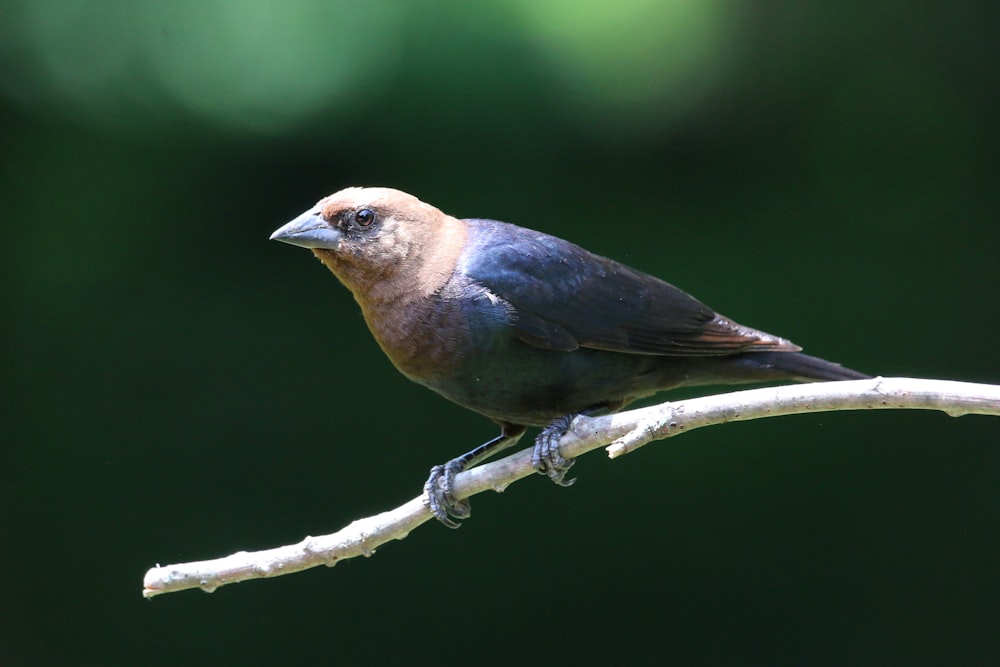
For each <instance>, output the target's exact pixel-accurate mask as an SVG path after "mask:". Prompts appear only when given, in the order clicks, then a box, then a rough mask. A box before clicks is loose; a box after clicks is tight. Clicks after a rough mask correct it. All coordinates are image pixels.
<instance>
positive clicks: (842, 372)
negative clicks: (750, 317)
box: [739, 352, 871, 380]
mask: <svg viewBox="0 0 1000 667" xmlns="http://www.w3.org/2000/svg"><path fill="white" fill-rule="evenodd" d="M739 357H740V359H739V364H740V365H745V367H747V369H748V370H749V369H751V368H752V369H754V370H755V371H756V372H757V373H764V374H771V373H773V374H774V375H775V376H776V377H786V378H788V377H790V378H795V379H801V380H864V379H866V378H869V377H871V376H870V375H865V374H864V373H859V372H858V371H855V370H851V369H850V368H847V367H845V366H841V365H840V364H835V363H833V362H832V361H827V360H825V359H820V358H819V357H811V356H809V355H808V354H802V353H801V352H751V353H747V354H742V355H739Z"/></svg>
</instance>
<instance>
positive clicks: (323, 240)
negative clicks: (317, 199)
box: [271, 209, 342, 250]
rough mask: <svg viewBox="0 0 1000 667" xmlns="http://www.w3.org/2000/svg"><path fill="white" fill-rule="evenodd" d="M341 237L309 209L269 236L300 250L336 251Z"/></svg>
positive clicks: (273, 239)
mask: <svg viewBox="0 0 1000 667" xmlns="http://www.w3.org/2000/svg"><path fill="white" fill-rule="evenodd" d="M341 236H342V235H341V233H340V230H338V229H336V228H334V227H331V226H330V225H329V224H328V223H327V222H326V220H324V219H323V218H322V217H320V216H319V214H317V212H316V210H315V209H310V210H308V211H306V212H305V213H303V214H302V215H300V216H299V217H297V218H295V219H294V220H292V221H291V222H289V223H288V224H287V225H284V226H283V227H279V228H278V229H277V230H276V231H275V232H274V233H273V234H271V240H272V241H281V242H282V243H290V244H291V245H297V246H299V247H301V248H325V249H326V250H336V249H337V248H338V247H339V246H340V238H341Z"/></svg>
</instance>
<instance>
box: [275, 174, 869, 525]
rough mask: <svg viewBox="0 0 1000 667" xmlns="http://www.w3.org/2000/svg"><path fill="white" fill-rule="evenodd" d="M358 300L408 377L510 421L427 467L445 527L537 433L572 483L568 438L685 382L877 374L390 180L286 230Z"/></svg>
mask: <svg viewBox="0 0 1000 667" xmlns="http://www.w3.org/2000/svg"><path fill="white" fill-rule="evenodd" d="M271 239H272V240H275V241H281V242H283V243H288V244H291V245H295V246H300V247H303V248H308V249H310V250H311V251H312V253H313V254H314V255H315V256H316V258H317V259H319V261H320V262H322V263H323V264H324V265H325V266H326V267H327V268H328V269H329V270H330V271H331V272H332V273H333V274H334V275H335V276H336V277H337V278H338V279H339V280H340V282H341V283H343V285H344V286H346V287H347V289H348V290H350V292H351V293H352V294H353V295H354V298H355V300H356V301H357V303H358V304H359V305H360V307H361V312H362V314H363V315H364V319H365V322H366V323H367V325H368V328H369V329H370V331H371V333H372V334H373V336H374V337H375V340H376V341H377V342H378V344H379V346H380V347H381V348H382V350H383V351H384V353H385V354H386V356H388V358H389V360H390V361H391V362H392V363H393V365H394V366H395V367H396V368H397V369H398V370H399V371H400V372H401V373H402V374H403V375H405V376H406V377H407V378H409V379H410V380H413V381H414V382H417V383H418V384H421V385H424V386H425V387H428V388H429V389H431V390H433V391H435V392H437V393H438V394H440V395H442V396H443V397H445V398H447V399H449V400H451V401H453V402H454V403H457V404H458V405H460V406H462V407H464V408H467V409H469V410H472V411H474V412H476V413H479V414H481V415H483V416H485V417H487V418H489V419H490V420H492V421H493V422H495V423H496V424H497V425H499V427H500V434H499V435H498V436H496V437H494V438H492V439H491V440H489V441H487V442H485V443H483V444H482V445H479V446H478V447H475V448H474V449H472V450H470V451H468V452H466V453H465V454H462V455H461V456H458V457H455V458H453V459H450V460H449V461H447V462H446V463H444V464H441V465H435V466H434V467H433V468H431V473H430V476H429V477H428V479H427V481H426V482H425V484H424V496H423V497H424V502H425V504H426V506H427V507H428V509H429V510H430V512H431V513H432V514H433V516H434V517H436V518H437V519H438V520H439V521H440V522H441V523H442V524H443V525H445V526H448V527H449V528H456V527H458V526H460V525H461V523H460V522H461V521H462V520H464V519H467V518H468V517H469V516H470V515H471V507H470V505H469V502H468V500H465V499H461V500H459V499H456V498H455V495H454V481H455V476H456V475H457V474H458V473H459V472H461V471H463V470H465V469H467V468H469V467H472V466H473V465H476V464H478V463H480V462H481V461H484V460H485V459H487V458H489V457H491V456H492V455H494V454H495V453H497V452H499V451H501V450H503V449H506V448H508V447H511V446H513V445H514V444H516V443H517V442H518V440H519V439H520V438H521V436H522V435H523V434H524V433H525V431H526V430H527V429H528V428H529V427H540V429H541V430H540V431H539V433H538V435H537V437H536V439H535V443H534V448H533V452H532V465H533V466H534V467H535V469H536V470H537V471H538V472H540V473H543V474H545V475H547V476H548V477H549V478H550V479H551V480H552V481H553V482H555V483H556V484H559V485H562V486H568V485H569V484H572V483H573V482H574V481H575V480H566V479H565V475H566V472H567V470H568V469H569V467H570V466H571V465H572V464H573V460H572V459H567V458H564V457H563V456H562V455H561V454H560V453H559V447H558V443H559V439H560V438H561V437H562V436H563V435H564V434H565V433H566V431H567V430H568V429H569V426H570V423H571V422H572V420H573V419H574V418H575V417H576V416H577V415H597V414H607V413H612V412H616V411H618V410H621V409H622V408H624V407H625V406H626V405H628V404H630V403H631V402H633V401H635V400H637V399H640V398H644V397H648V396H651V395H653V394H656V393H658V392H661V391H665V390H669V389H672V388H675V387H680V386H686V385H688V386H690V385H707V384H738V383H746V382H766V381H774V380H794V381H811V380H854V379H862V378H867V377H869V376H867V375H865V374H863V373H860V372H857V371H854V370H851V369H849V368H846V367H844V366H841V365H840V364H836V363H833V362H829V361H825V360H823V359H820V358H817V357H813V356H809V355H806V354H803V353H802V352H801V351H800V350H801V349H802V348H800V347H799V346H798V345H795V344H794V343H792V342H791V341H789V340H787V339H785V338H781V337H778V336H775V335H772V334H769V333H765V332H763V331H760V330H757V329H752V328H750V327H746V326H743V325H741V324H738V323H736V322H735V321H733V320H731V319H729V318H727V317H724V316H722V315H720V314H718V313H716V312H715V311H714V310H712V309H711V308H709V307H708V306H706V305H705V304H703V303H701V302H700V301H698V300H697V299H696V298H694V297H693V296H691V295H689V294H687V293H686V292H684V291H682V290H681V289H679V288H677V287H674V286H673V285H671V284H669V283H667V282H664V281H663V280H661V279H659V278H657V277H654V276H652V275H649V274H647V273H644V272H641V271H639V270H636V269H633V268H631V267H629V266H626V265H625V264H622V263H619V262H617V261H615V260H613V259H608V258H606V257H602V256H600V255H597V254H594V253H591V252H589V251H587V250H585V249H583V248H581V247H580V246H578V245H576V244H574V243H571V242H569V241H566V240H563V239H561V238H558V237H555V236H552V235H549V234H545V233H543V232H539V231H534V230H532V229H528V228H526V227H520V226H517V225H514V224H510V223H506V222H500V221H496V220H490V219H480V218H466V219H459V218H456V217H453V216H451V215H448V214H446V213H444V212H442V211H441V210H440V209H438V208H436V207H434V206H432V205H430V204H427V203H424V202H423V201H421V200H420V199H418V198H417V197H415V196H413V195H410V194H407V193H405V192H402V191H400V190H395V189H392V188H384V187H349V188H345V189H343V190H340V191H339V192H336V193H334V194H331V195H329V196H327V197H324V198H323V199H320V200H319V201H318V202H317V203H316V204H315V205H314V206H312V207H310V208H309V209H308V210H306V211H305V212H304V213H302V214H301V215H299V216H297V217H296V218H294V219H293V220H292V221H291V222H289V223H287V224H285V225H284V226H282V227H280V228H279V229H278V230H276V231H275V232H274V233H273V234H272V235H271Z"/></svg>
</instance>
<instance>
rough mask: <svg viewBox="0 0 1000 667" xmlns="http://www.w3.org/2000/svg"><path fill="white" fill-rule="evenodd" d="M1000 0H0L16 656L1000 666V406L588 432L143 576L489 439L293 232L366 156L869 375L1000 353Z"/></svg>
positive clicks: (5, 643) (976, 363) (3, 483)
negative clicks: (258, 568) (445, 488)
mask: <svg viewBox="0 0 1000 667" xmlns="http://www.w3.org/2000/svg"><path fill="white" fill-rule="evenodd" d="M147 4H148V6H146V5H147ZM995 13H996V9H995V6H994V5H991V4H989V3H966V2H957V3H947V4H939V3H930V2H925V3H921V2H907V3H902V2H881V3H869V2H846V3H836V9H833V8H832V6H831V7H827V8H823V7H821V6H820V5H819V4H818V3H812V4H805V5H803V4H802V3H795V2H776V3H775V2H772V3H754V2H723V1H709V2H698V3H691V2H679V1H677V2H659V3H656V2H641V1H639V0H619V1H618V2H614V3H597V2H594V3H585V2H584V3H580V2H569V0H559V1H553V2H546V3H535V2H529V1H528V0H523V1H513V2H481V3H464V2H457V1H455V2H447V1H439V2H427V3H407V2H402V1H401V0H400V1H393V0H382V1H380V2H370V3H355V2H347V1H343V2H336V1H333V0H325V1H324V2H317V3H304V2H300V3H273V5H266V4H264V3H254V2H235V1H233V2H228V3H225V2H220V3H202V2H193V1H185V2H182V1H177V2H171V3H160V4H153V3H134V5H129V4H127V3H100V2H65V3H45V2H29V1H28V0H24V1H22V2H11V1H8V2H6V3H4V4H3V7H2V11H0V14H2V16H0V139H2V145H0V154H2V162H0V195H2V201H3V210H4V212H3V226H2V229H3V241H2V242H0V248H2V252H3V255H2V270H3V280H4V284H5V289H4V290H3V294H4V298H3V309H4V321H5V325H4V327H3V338H4V341H3V359H4V361H3V369H2V377H3V379H4V385H5V387H6V391H5V393H6V395H7V399H6V400H4V401H3V410H4V413H5V415H4V418H3V432H4V434H5V435H4V437H3V447H2V450H0V451H2V453H0V456H2V458H0V493H2V506H0V540H2V543H0V573H2V574H0V614H2V618H0V664H3V665H11V666H20V665H134V664H148V665H201V664H204V665H251V664H260V665H275V664H296V663H300V662H304V661H307V660H308V661H309V662H310V663H312V664H326V663H334V662H336V663H338V664H377V663H384V664H400V663H404V664H421V663H430V662H435V663H441V664H443V663H445V662H447V663H450V662H453V661H455V662H457V661H464V660H473V661H475V662H478V663H482V664H490V663H501V662H504V663H511V662H513V663H516V664H533V663H535V662H537V663H539V664H542V663H561V662H565V663H570V662H573V663H575V664H607V663H609V662H611V661H615V662H616V663H617V664H621V663H623V662H624V663H652V662H656V663H660V664H729V665H734V664H767V665H775V664H811V665H844V664H854V665H863V664H890V663H894V664H911V665H912V664H988V663H995V662H996V661H997V660H998V659H1000V633H998V632H997V627H998V625H997V621H998V617H1000V613H998V612H1000V580H998V571H997V564H998V562H1000V560H998V558H1000V524H998V522H997V517H998V513H1000V486H998V480H1000V448H998V447H997V442H996V441H997V424H996V422H995V421H991V420H990V419H988V418H986V417H976V416H968V417H963V418H961V419H951V418H949V417H947V416H945V415H944V414H941V413H929V412H915V411H911V412H871V413H837V414H823V415H809V416H799V417H791V418H783V419H773V420H763V421H758V422H754V423H741V424H731V425H727V426H722V427H716V428H711V429H704V430H700V431H697V432H693V433H690V434H688V435H685V436H684V437H681V438H677V439H674V440H670V441H667V442H664V443H659V444H656V445H652V446H650V447H647V448H645V449H643V450H641V451H640V452H637V453H635V454H633V455H630V456H627V457H625V458H623V459H620V460H616V461H614V462H610V461H608V460H607V459H606V458H605V457H604V456H603V455H602V454H600V453H595V454H592V455H590V456H588V457H585V458H584V459H581V461H580V462H579V463H578V465H577V467H576V468H575V469H574V473H575V474H576V475H577V476H578V477H579V482H578V483H577V485H576V486H574V487H573V488H572V489H566V490H564V489H557V488H555V487H554V486H552V485H551V484H548V483H547V482H546V481H545V480H543V479H541V478H532V479H528V480H525V481H524V482H521V483H519V484H516V485H514V486H513V487H511V488H510V489H509V491H508V492H507V493H505V494H504V495H502V496H498V495H494V494H488V495H484V496H481V497H477V498H476V499H475V500H474V503H473V504H474V509H475V515H474V517H473V519H472V520H471V521H469V522H468V523H467V525H465V526H464V527H463V528H462V529H461V530H460V531H449V530H445V529H444V528H442V527H439V526H436V525H426V526H424V527H423V528H421V529H420V530H418V531H416V532H414V533H413V534H412V535H411V536H410V537H409V538H408V539H406V540H405V541H403V542H399V543H393V544H389V545H386V546H384V547H383V548H382V549H380V550H379V552H378V554H377V555H376V556H375V557H373V558H371V559H357V560H354V561H349V562H345V563H343V564H341V565H339V566H338V567H336V568H335V569H332V570H330V569H326V568H320V569H316V570H312V571H309V572H306V573H301V574H297V575H293V576H289V577H285V578H280V579H275V580H269V581H257V582H249V583H245V584H240V585H234V586H230V587H226V588H223V589H221V590H220V591H219V592H217V593H215V594H213V595H205V594H203V593H200V592H197V591H193V592H184V593H179V594H175V595H168V596H164V597H161V598H157V599H156V600H153V601H146V600H143V599H142V597H141V596H140V589H141V581H142V576H143V573H144V572H145V570H146V569H147V568H148V567H150V566H152V565H154V564H155V563H157V562H159V563H164V564H166V563H171V562H178V561H187V560H197V559H203V558H210V557H215V556H221V555H225V554H227V553H230V552H233V551H237V550H240V549H257V548H264V547H271V546H277V545H279V544H284V543H289V542H293V541H297V540H299V539H300V538H301V537H303V536H304V535H306V534H314V535H315V534H320V533H324V532H330V531H333V530H336V529H338V528H340V527H342V526H343V525H344V524H346V523H348V522H349V521H351V520H352V519H354V518H358V517H361V516H365V515H368V514H370V513H373V512H377V511H381V510H384V509H388V508H390V507H393V506H395V505H397V504H399V503H400V502H402V501H405V500H407V499H409V498H411V497H413V496H415V495H416V494H417V493H418V492H419V491H420V486H421V484H422V482H423V480H424V478H425V476H426V473H427V470H428V469H429V467H430V466H431V465H432V464H435V463H439V462H442V461H444V460H446V459H448V458H450V457H451V456H454V455H456V454H458V453H460V452H463V451H465V450H466V449H468V448H470V447H471V446H472V445H475V444H478V443H479V442H481V441H483V440H485V439H487V438H489V437H492V435H494V431H495V429H494V427H493V426H492V425H491V424H490V423H489V422H488V421H486V420H485V419H483V418H481V417H478V416H476V415H474V414H472V413H467V412H465V411H463V410H462V409H460V408H458V407H456V406H453V405H451V404H450V403H448V402H447V401H445V400H443V399H441V398H439V397H437V396H435V395H434V394H432V393H431V392H429V391H426V390H424V389H422V388H420V387H418V386H416V385H413V384H410V383H409V382H407V381H406V380H405V379H404V378H403V377H402V376H401V375H399V374H398V373H397V372H396V371H395V370H394V369H393V368H392V367H391V365H390V364H389V362H388V361H387V360H386V359H385V358H384V357H383V356H382V354H381V352H380V351H379V349H378V348H377V346H376V344H375V343H374V341H373V340H372V339H371V337H370V335H369V334H368V332H367V330H366V329H365V327H364V323H363V321H362V320H361V317H360V314H359V311H358V308H357V307H356V305H355V304H354V302H353V301H352V299H351V297H350V295H349V294H348V292H347V291H346V290H345V289H344V288H342V287H341V286H340V285H338V284H337V282H336V281H335V279H334V278H333V277H332V276H331V275H329V274H328V273H327V271H326V270H325V269H324V268H323V267H322V266H321V265H320V264H319V263H318V262H316V261H315V260H314V259H313V258H312V257H311V256H310V254H309V253H307V252H306V251H303V250H300V249H295V248H291V247H288V246H284V245H279V244H276V243H269V242H268V241H267V237H268V235H269V234H270V233H271V231H273V230H274V229H275V228H276V227H278V226H279V225H281V224H283V223H284V222H285V221H287V220H289V219H290V218H292V217H293V216H295V215H297V214H298V213H300V212H301V211H303V210H304V209H305V208H307V207H308V206H310V205H311V204H312V203H313V202H314V201H316V200H317V199H319V198H320V197H322V196H324V195H326V194H328V193H330V192H333V191H335V190H338V189H340V188H342V187H344V186H347V185H362V184H363V185H389V186H393V187H398V188H401V189H404V190H407V191H409V192H412V193H414V194H416V195H417V196H419V197H421V198H422V199H424V200H425V201H428V202H431V203H433V204H435V205H437V206H438V207H440V208H442V209H444V210H445V211H447V212H449V213H452V214H455V215H458V216H463V217H465V216H480V217H495V218H499V219H504V220H508V221H512V222H517V223H520V224H522V225H525V226H530V227H534V228H537V229H541V230H544V231H547V232H551V233H554V234H557V235H559V236H563V237H565V238H569V239H571V240H573V241H576V242H578V243H580V244H582V245H584V246H586V247H588V248H589V249H591V250H594V251H596V252H599V253H601V254H605V255H608V256H611V257H614V258H617V259H620V260H623V261H625V262H627V263H629V264H632V265H634V266H636V267H638V268H641V269H644V270H646V271H649V272H652V273H655V274H657V275H659V276H662V277H664V278H665V279H667V280H669V281H671V282H673V283H675V284H677V285H679V286H681V287H683V288H685V289H686V290H688V291H691V292H692V293H694V294H695V295H697V296H698V297H699V298H701V299H702V300H703V301H705V302H707V303H708V304H710V305H712V306H714V307H715V308H717V309H718V310H720V311H722V312H723V313H725V314H726V315H728V316H731V317H733V318H734V319H736V320H738V321H740V322H743V323H745V324H748V325H751V326H755V327H760V328H763V329H765V330H768V331H772V332H774V333H777V334H780V335H784V336H787V337H789V338H791V339H792V340H794V341H796V342H798V343H799V344H802V345H804V346H805V347H806V348H807V350H808V351H809V352H812V353H813V354H818V355H821V356H824V357H826V358H829V359H833V360H837V361H841V362H844V363H845V364H848V365H850V366H853V367H855V368H858V369H861V370H865V371H868V372H871V373H878V374H883V375H905V376H916V377H937V378H955V379H964V380H972V381H981V382H995V381H997V380H1000V360H998V357H997V354H996V351H995V350H996V340H997V330H998V325H1000V317H998V307H997V287H998V282H1000V281H998V280H997V273H996V271H997V245H996V242H997V231H996V226H997V222H998V213H1000V202H998V197H997V185H998V179H997V175H998V166H1000V164H998V162H1000V145H998V139H1000V136H998V131H997V127H998V125H997V118H998V112H1000V105H998V104H997V102H998V81H1000V79H998V78H997V65H998V55H1000V52H998V49H1000V47H998V44H1000V42H998V41H997V38H996V35H997V30H996V29H997V25H998V24H997V21H996V18H997V17H996V16H995ZM689 393H690V392H689Z"/></svg>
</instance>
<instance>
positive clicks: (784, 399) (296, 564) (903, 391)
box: [142, 378, 1000, 598]
mask: <svg viewBox="0 0 1000 667" xmlns="http://www.w3.org/2000/svg"><path fill="white" fill-rule="evenodd" d="M893 408H905V409H924V410H941V411H943V412H946V413H947V414H949V415H952V416H956V417H957V416H960V415H964V414H983V415H994V416H1000V386H997V385H985V384H972V383H968V382H950V381H945V380H919V379H909V378H874V379H871V380H853V381H850V382H822V383H819V382H817V383H813V384H804V385H791V386H783V387H770V388H765V389H751V390H747V391H737V392H731V393H727V394H718V395H714V396H705V397H701V398H694V399H689V400H683V401H677V402H670V403H662V404H659V405H654V406H650V407H648V408H641V409H638V410H630V411H628V412H621V413H618V414H614V415H607V416H603V417H593V418H588V417H578V418H577V419H576V420H574V422H573V424H572V426H571V428H570V430H569V432H568V433H567V434H566V436H565V437H564V438H563V439H562V441H560V446H559V448H560V451H561V453H562V454H563V456H566V457H567V458H574V457H577V456H580V455H581V454H584V453H586V452H589V451H591V450H594V449H597V448H598V447H601V446H604V445H608V448H607V450H608V454H609V456H611V457H612V458H615V457H617V456H621V455H623V454H627V453H629V452H631V451H633V450H635V449H637V448H639V447H641V446H642V445H644V444H646V443H648V442H651V441H653V440H659V439H663V438H668V437H670V436H674V435H677V434H679V433H683V432H685V431H690V430H692V429H695V428H700V427H702V426H708V425H711V424H723V423H726V422H731V421H742V420H746V419H759V418H761V417H776V416H779V415H789V414H798V413H803V412H826V411H831V410H873V409H893ZM533 472H534V470H533V469H532V467H531V450H530V448H529V449H525V450H523V451H520V452H518V453H516V454H512V455H510V456H507V457H505V458H503V459H500V460H498V461H494V462H491V463H487V464H484V465H481V466H478V467H476V468H473V469H472V470H468V471H466V472H464V473H461V474H459V475H458V477H457V479H456V481H455V490H456V496H457V497H458V498H460V499H461V498H468V497H469V496H472V495H475V494H477V493H482V492H483V491H486V490H489V489H493V490H495V491H502V490H503V489H504V488H506V487H507V485H509V484H510V483H511V482H514V481H517V480H518V479H521V478H522V477H527V476H528V475H531V474H532V473H533ZM430 518H431V513H430V511H429V510H428V509H427V507H426V506H425V505H424V502H423V498H422V497H417V498H414V499H412V500H410V501H409V502H407V503H405V504H403V505H401V506H400V507H397V508H396V509H393V510H390V511H388V512H383V513H381V514H377V515H375V516H371V517H367V518H365V519H358V520H357V521H354V522H353V523H351V524H350V525H348V526H346V527H345V528H343V529H342V530H340V531H338V532H336V533H333V534H332V535H324V536H321V537H306V538H305V539H304V540H302V541H301V542H299V543H298V544H292V545H288V546H283V547H277V548H274V549H267V550H264V551H255V552H246V551H240V552H238V553H235V554H232V555H230V556H226V557H224V558H217V559H213V560H205V561H197V562H192V563H180V564H177V565H167V566H163V567H159V566H157V567H154V568H152V569H150V570H149V571H148V572H147V573H146V576H145V578H144V580H143V591H142V594H143V596H144V597H147V598H151V597H154V596H156V595H160V594H162V593H172V592H175V591H181V590H185V589H188V588H200V589H202V590H204V591H207V592H212V591H214V590H215V589H216V588H218V587H219V586H224V585H226V584H231V583H235V582H238V581H246V580H247V579H259V578H263V577H276V576H279V575H282V574H290V573H292V572H299V571H301V570H306V569H308V568H311V567H315V566H317V565H328V566H332V565H335V564H336V563H337V562H338V561H341V560H345V559H347V558H354V557H355V556H362V555H363V556H370V555H371V554H372V553H374V552H375V548H376V547H378V546H381V545H382V544H385V543H386V542H388V541H390V540H401V539H403V538H404V537H406V536H407V535H408V534H409V532H410V531H411V530H413V529H414V528H416V527H417V526H419V525H420V524H422V523H424V522H425V521H427V520H429V519H430Z"/></svg>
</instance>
